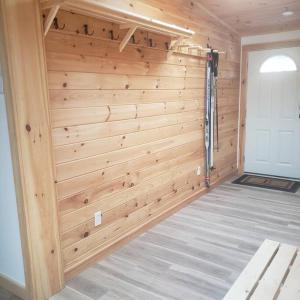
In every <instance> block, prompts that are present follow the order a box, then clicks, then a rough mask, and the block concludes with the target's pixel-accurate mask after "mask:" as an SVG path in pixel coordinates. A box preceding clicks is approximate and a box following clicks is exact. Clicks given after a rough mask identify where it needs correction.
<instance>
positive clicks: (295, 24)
mask: <svg viewBox="0 0 300 300" xmlns="http://www.w3.org/2000/svg"><path fill="white" fill-rule="evenodd" d="M195 1H196V2H199V3H201V4H202V5H203V6H205V7H206V8H207V9H208V10H210V11H211V12H212V13H214V14H215V15H216V16H217V17H219V18H220V19H221V20H222V21H224V22H226V23H227V24H228V25H230V26H231V27H233V28H234V29H235V30H236V31H237V32H239V33H240V34H241V35H243V36H245V35H255V34H262V33H272V32H279V31H289V30H296V29H300V0H293V1H292V0H195ZM285 10H289V11H293V12H294V14H293V15H292V16H286V17H285V16H283V15H282V12H284V11H285Z"/></svg>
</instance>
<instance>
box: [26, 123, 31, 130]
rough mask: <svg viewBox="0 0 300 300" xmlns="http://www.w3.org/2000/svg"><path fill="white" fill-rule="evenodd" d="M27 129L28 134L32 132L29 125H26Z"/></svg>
mask: <svg viewBox="0 0 300 300" xmlns="http://www.w3.org/2000/svg"><path fill="white" fill-rule="evenodd" d="M25 128H26V130H27V131H28V132H30V131H31V126H30V125H29V124H26V126H25Z"/></svg>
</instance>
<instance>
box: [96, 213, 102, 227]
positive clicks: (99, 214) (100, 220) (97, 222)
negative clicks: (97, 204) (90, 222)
mask: <svg viewBox="0 0 300 300" xmlns="http://www.w3.org/2000/svg"><path fill="white" fill-rule="evenodd" d="M101 223H102V213H101V211H97V212H95V227H96V226H99V225H101Z"/></svg>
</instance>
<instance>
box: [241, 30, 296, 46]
mask: <svg viewBox="0 0 300 300" xmlns="http://www.w3.org/2000/svg"><path fill="white" fill-rule="evenodd" d="M293 40H300V30H294V31H286V32H278V33H271V34H262V35H252V36H244V37H242V39H241V43H242V46H243V45H251V44H263V43H272V42H283V41H293Z"/></svg>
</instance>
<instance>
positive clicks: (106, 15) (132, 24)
mask: <svg viewBox="0 0 300 300" xmlns="http://www.w3.org/2000/svg"><path fill="white" fill-rule="evenodd" d="M42 9H43V10H45V9H50V11H49V13H48V16H47V18H46V21H45V25H44V35H45V36H46V35H47V33H48V31H49V29H50V27H51V24H52V22H53V20H54V18H55V16H56V14H57V12H58V10H59V9H64V10H66V11H70V12H73V13H80V14H82V15H86V16H90V17H94V18H100V19H104V20H108V21H111V22H114V23H117V24H120V28H121V29H128V31H127V33H126V35H125V36H124V38H123V40H122V41H121V43H120V46H119V50H120V52H121V51H123V49H124V48H125V47H126V45H127V44H128V42H129V40H130V39H131V37H132V36H133V34H134V33H135V31H136V30H137V29H143V30H147V31H151V32H155V33H159V34H163V35H167V36H171V37H172V39H173V41H172V42H171V45H170V50H172V49H175V47H176V46H177V45H178V43H179V42H180V41H181V40H182V39H183V38H190V37H192V36H193V34H194V33H195V32H194V31H192V30H190V29H186V28H183V27H179V26H177V25H174V24H169V23H166V22H162V21H160V20H156V19H152V18H149V17H146V16H143V15H139V14H136V13H132V12H129V11H125V10H121V9H118V8H115V7H112V6H109V5H107V4H105V3H101V2H99V1H95V0H72V1H71V0H47V1H44V2H42Z"/></svg>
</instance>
